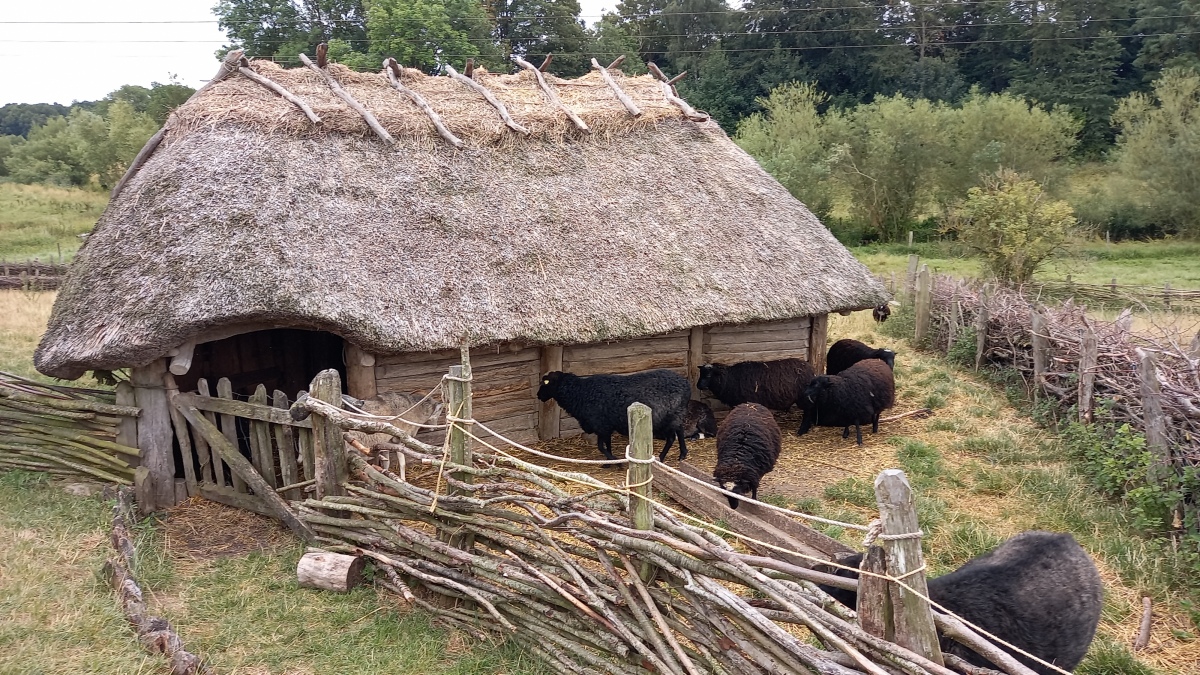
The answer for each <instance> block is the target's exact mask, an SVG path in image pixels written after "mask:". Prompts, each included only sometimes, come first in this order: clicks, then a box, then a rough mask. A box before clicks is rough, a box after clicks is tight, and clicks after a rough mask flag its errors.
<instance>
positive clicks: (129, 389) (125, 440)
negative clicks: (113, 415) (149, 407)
mask: <svg viewBox="0 0 1200 675" xmlns="http://www.w3.org/2000/svg"><path fill="white" fill-rule="evenodd" d="M116 393H117V401H116V403H117V405H123V406H128V407H130V408H136V407H137V399H136V398H135V397H134V394H133V385H131V384H129V383H128V382H118V383H117V392H116ZM116 441H117V442H118V443H120V444H121V445H124V446H126V447H130V448H136V447H137V446H138V438H137V418H136V417H122V418H121V422H120V426H118V427H117V438H116ZM141 459H142V458H141V457H140V456H139V457H137V458H136V459H135V458H133V457H130V458H129V459H128V460H127V461H128V462H129V465H130V466H132V467H133V468H135V469H136V468H137V467H139V466H141Z"/></svg>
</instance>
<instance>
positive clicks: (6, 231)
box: [0, 183, 108, 262]
mask: <svg viewBox="0 0 1200 675" xmlns="http://www.w3.org/2000/svg"><path fill="white" fill-rule="evenodd" d="M106 204H108V195H107V194H104V193H100V192H92V191H89V190H81V189H78V188H59V187H50V186H46V185H18V184H16V183H0V258H4V259H7V260H10V261H11V260H22V261H23V260H25V259H27V258H38V259H40V260H42V261H43V262H51V261H57V260H58V256H59V254H60V252H61V255H62V258H63V260H64V261H70V260H71V259H72V258H74V257H75V251H76V250H77V249H78V248H79V245H80V243H81V241H80V239H79V235H80V234H82V233H85V232H90V231H91V229H92V226H93V225H95V224H96V219H97V218H99V217H100V213H101V212H103V211H104V207H105V205H106Z"/></svg>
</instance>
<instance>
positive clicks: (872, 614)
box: [856, 546, 896, 641]
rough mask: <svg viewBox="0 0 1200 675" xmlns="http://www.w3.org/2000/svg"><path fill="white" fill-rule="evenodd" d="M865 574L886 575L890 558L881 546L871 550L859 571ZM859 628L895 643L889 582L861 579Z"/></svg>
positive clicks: (868, 578)
mask: <svg viewBox="0 0 1200 675" xmlns="http://www.w3.org/2000/svg"><path fill="white" fill-rule="evenodd" d="M859 569H862V570H864V571H866V572H874V573H875V574H887V555H886V554H885V553H884V551H883V549H882V548H880V547H879V546H868V547H867V554H866V555H864V556H863V561H862V565H861V566H860V567H859ZM857 605H858V606H857V607H856V610H857V612H858V625H859V626H861V627H862V629H863V630H865V631H866V632H868V633H870V634H871V635H874V636H875V637H881V638H883V639H885V640H888V641H892V640H894V639H895V637H896V624H895V622H893V621H892V614H893V610H892V598H891V595H889V594H888V582H887V580H885V579H881V578H879V577H872V576H861V577H859V579H858V600H857Z"/></svg>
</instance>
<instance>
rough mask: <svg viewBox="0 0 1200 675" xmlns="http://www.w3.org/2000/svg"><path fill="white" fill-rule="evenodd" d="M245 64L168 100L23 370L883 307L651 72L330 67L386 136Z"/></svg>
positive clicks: (817, 229) (552, 336)
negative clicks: (261, 337)
mask: <svg viewBox="0 0 1200 675" xmlns="http://www.w3.org/2000/svg"><path fill="white" fill-rule="evenodd" d="M253 67H254V69H255V70H256V71H258V72H259V73H260V74H263V75H265V76H267V77H269V78H270V79H271V80H273V81H274V82H276V83H278V84H280V85H282V86H283V87H285V88H286V89H287V90H289V91H290V92H292V93H293V94H295V95H296V96H298V97H300V98H301V99H303V100H304V101H306V102H307V103H308V104H309V105H310V106H311V108H312V110H313V111H314V112H315V113H316V114H317V115H319V116H320V117H321V119H322V122H321V124H320V125H313V124H312V123H311V122H309V120H308V119H306V117H305V116H304V115H303V114H302V113H301V112H300V110H299V109H298V108H296V107H295V106H293V105H292V104H291V103H288V102H286V101H284V100H283V99H282V98H280V97H279V96H277V95H276V94H274V93H272V92H270V91H268V90H267V89H265V88H264V87H262V86H260V85H259V84H256V83H254V82H252V81H251V80H249V79H247V78H246V77H245V76H243V75H236V74H235V75H233V76H232V77H230V78H228V79H225V80H223V81H221V82H220V83H219V84H215V85H214V86H211V87H209V88H207V89H205V90H204V91H202V92H201V93H200V94H199V95H197V96H195V97H193V99H192V100H191V101H189V102H188V103H187V104H185V105H183V106H182V107H180V108H179V109H178V110H176V111H175V113H174V114H173V115H172V116H171V118H170V120H168V122H167V133H166V135H165V136H164V140H163V142H162V144H161V145H159V146H158V147H157V149H156V150H154V152H153V154H152V155H150V157H149V159H148V160H147V161H146V163H145V164H144V166H142V168H141V169H140V170H139V171H138V172H137V173H136V174H135V175H134V176H133V177H132V179H131V180H130V181H129V182H128V183H127V184H126V185H125V186H124V188H123V189H122V190H121V192H120V193H119V195H117V196H116V197H115V198H114V200H113V201H112V202H111V203H110V204H109V206H108V209H107V210H106V211H105V212H104V215H103V216H102V217H101V218H100V221H99V223H97V225H96V228H95V231H94V232H93V233H92V235H91V236H90V237H89V238H88V241H87V243H86V244H85V246H84V247H83V248H82V250H81V251H80V252H79V254H78V257H77V258H76V261H75V263H74V264H73V265H72V267H71V271H70V273H69V275H68V278H67V280H66V282H65V284H64V286H63V288H62V290H61V292H60V294H59V297H58V301H57V302H56V303H55V306H54V312H53V315H52V317H51V319H50V326H49V329H48V330H47V332H46V334H45V336H44V337H43V338H42V342H41V344H40V345H39V346H38V350H37V354H36V357H35V363H36V365H37V368H38V370H40V371H41V372H43V373H46V374H48V375H54V376H58V377H66V378H74V377H78V376H79V375H81V374H82V373H83V372H84V371H85V370H87V369H96V368H99V369H113V368H119V367H127V366H131V365H142V364H145V363H148V362H150V361H152V360H154V359H156V358H159V357H161V356H163V355H165V354H166V353H167V352H168V351H169V350H171V349H173V348H175V347H177V346H178V345H180V344H182V343H184V342H186V341H188V340H190V339H192V338H194V337H196V336H197V335H200V334H203V333H205V332H211V331H215V330H219V329H220V328H222V327H225V326H234V325H249V324H253V325H263V326H268V325H269V326H293V327H307V328H313V329H320V330H327V331H331V332H334V333H337V334H339V335H341V336H343V337H345V338H346V339H348V340H350V341H352V342H354V343H356V344H358V345H360V346H361V347H363V348H364V349H366V350H368V351H371V352H375V353H381V354H386V353H397V352H405V351H419V350H433V349H443V348H447V347H453V346H457V345H458V344H460V343H461V341H463V340H464V339H465V340H467V341H469V342H471V343H472V344H475V345H479V344H490V343H496V342H502V341H519V342H526V343H551V344H578V343H589V342H597V341H605V340H617V339H624V338H632V337H639V336H646V335H652V334H657V333H663V332H669V331H673V330H679V329H683V328H687V327H692V326H699V325H708V324H716V323H740V322H750V321H764V320H774V319H786V318H792V317H797V316H805V315H810V314H820V313H825V312H829V311H836V310H845V309H863V308H867V307H871V306H874V305H877V304H879V303H881V302H883V301H884V300H886V294H885V292H884V290H883V289H882V288H881V287H880V285H879V284H878V283H876V281H875V280H874V279H873V278H872V277H871V275H870V274H869V273H868V272H867V270H866V268H865V267H863V266H862V265H861V264H860V263H859V262H857V261H856V260H855V259H854V258H853V257H852V256H851V255H850V253H849V252H848V251H847V250H846V249H845V248H843V247H842V246H841V245H840V244H839V243H838V242H837V241H836V240H835V239H834V238H833V236H832V235H831V234H830V233H829V231H828V230H826V229H825V228H824V227H823V226H822V225H821V224H820V223H819V222H818V221H817V219H816V218H815V217H814V216H813V215H812V214H811V213H810V212H809V211H808V209H806V208H805V207H804V205H803V204H801V203H800V202H798V201H797V200H796V199H794V198H793V197H792V196H791V195H790V194H788V192H787V190H785V189H784V188H783V187H782V186H781V185H779V183H777V182H776V181H775V180H774V179H773V178H771V177H770V176H769V175H767V174H766V173H765V172H764V171H763V170H762V169H761V168H759V166H758V164H757V163H755V161H754V160H753V159H752V158H751V157H750V156H749V155H747V154H746V153H745V152H743V151H742V150H741V149H739V148H738V147H737V146H736V145H735V144H734V143H733V142H731V141H730V140H729V138H728V137H726V135H725V134H724V133H723V132H722V131H721V129H720V128H719V127H718V126H717V125H716V124H715V123H713V122H711V121H709V122H694V121H689V120H688V119H685V118H684V117H683V115H682V114H681V113H680V109H679V108H678V107H676V106H675V105H673V104H671V103H669V102H668V101H667V100H666V99H665V98H664V95H663V89H662V87H661V84H660V83H659V82H658V81H656V80H655V79H653V78H652V77H650V76H641V77H621V76H620V74H619V73H615V72H614V77H616V79H617V81H618V82H619V83H620V86H621V87H622V88H623V90H624V91H625V92H626V93H627V94H628V95H629V97H630V98H631V99H633V101H634V102H635V103H636V104H637V105H638V106H639V107H640V108H641V110H642V115H641V116H640V117H638V118H634V117H633V116H631V115H630V113H629V112H627V111H626V109H625V108H624V107H623V106H622V105H621V104H620V103H619V102H618V101H617V99H616V96H615V95H614V92H613V91H612V90H611V89H609V88H608V86H607V85H606V84H605V83H604V81H603V80H602V79H601V77H600V75H599V74H598V73H595V72H593V73H591V74H589V75H587V76H584V77H581V78H579V79H576V80H570V81H568V80H559V79H557V78H555V77H553V76H551V75H546V79H547V80H548V81H549V82H550V85H551V86H552V87H553V88H554V89H555V90H556V91H557V92H558V95H559V97H560V98H561V100H562V102H563V104H564V105H566V106H567V107H569V108H570V109H572V110H573V111H575V112H576V113H578V115H579V117H581V118H582V120H583V121H584V122H585V123H586V124H587V125H588V126H589V127H590V133H584V132H582V131H580V130H578V129H576V128H574V126H573V125H572V123H571V122H570V121H568V120H567V118H566V117H565V115H564V114H563V113H562V111H561V110H558V109H555V108H552V107H551V106H550V105H548V103H547V99H546V97H545V95H544V94H543V93H542V92H541V91H540V90H539V89H538V88H537V83H536V80H535V78H534V76H533V74H532V73H531V72H529V71H522V72H520V73H518V74H516V75H496V74H489V73H485V72H480V71H477V72H476V73H475V75H474V78H475V80H476V81H478V82H479V83H481V84H483V85H485V86H486V87H487V88H488V89H489V90H491V91H492V92H493V93H494V94H495V95H496V97H497V98H498V99H500V100H501V101H502V102H503V103H504V104H505V105H506V106H507V108H508V111H509V112H510V113H511V114H512V117H513V118H514V119H515V120H516V122H518V123H519V124H521V125H523V126H524V127H525V128H527V129H528V130H529V132H530V133H529V135H528V136H525V135H521V134H519V133H517V132H514V131H512V130H511V129H509V128H506V127H505V126H504V124H503V123H502V122H501V120H500V117H499V114H498V113H497V111H496V109H495V108H493V107H492V106H491V105H489V104H488V103H487V102H486V101H484V99H483V98H482V96H481V95H480V94H478V93H476V92H474V91H472V90H471V89H469V88H468V87H467V86H465V85H464V84H463V83H461V82H458V81H455V80H452V79H450V78H448V77H429V76H425V75H421V74H419V73H415V72H414V71H405V72H404V74H403V75H404V76H403V80H402V81H403V83H404V84H405V85H406V86H408V87H409V88H411V89H412V90H415V91H417V92H418V93H419V94H421V95H422V96H423V97H424V98H425V99H426V100H427V101H428V102H429V104H430V105H431V106H432V108H433V109H434V110H435V111H437V112H438V113H440V115H441V116H442V117H443V119H444V121H445V124H446V126H447V127H448V128H449V129H450V130H451V131H452V132H453V133H454V134H455V135H456V136H458V137H459V138H461V139H462V140H463V141H464V147H463V149H461V150H456V149H454V148H452V147H451V146H450V145H449V144H448V143H447V142H446V141H444V140H443V139H442V138H441V137H440V136H439V135H438V134H437V133H435V132H434V129H433V126H432V124H431V122H430V119H429V117H427V116H426V115H425V113H423V112H421V111H420V110H419V109H418V108H417V107H416V106H415V105H414V104H413V103H412V102H411V101H410V100H409V99H408V98H406V97H404V96H402V95H401V94H400V93H399V92H398V91H397V90H395V89H393V88H392V87H391V86H390V85H389V83H388V79H387V78H386V77H385V76H384V75H383V74H364V73H354V72H351V71H349V70H347V69H345V68H342V67H340V66H337V65H330V66H329V67H328V72H329V73H330V74H332V75H333V76H334V77H335V78H336V79H337V80H338V81H340V82H341V83H342V85H343V87H344V88H345V89H346V90H347V91H348V92H350V94H351V95H352V96H353V97H354V98H355V99H357V100H358V101H359V102H361V103H362V104H363V105H364V106H365V107H366V108H367V109H369V110H370V111H372V112H373V113H374V115H375V116H376V117H377V118H378V120H379V122H380V123H381V124H382V126H383V127H384V128H386V130H387V131H388V132H389V133H390V134H391V135H392V136H393V137H394V139H395V143H394V144H393V145H389V144H387V143H385V142H383V141H382V140H380V138H378V137H376V136H375V135H374V134H372V133H371V131H370V130H369V129H368V127H367V125H366V123H365V122H364V121H363V119H362V117H361V116H360V115H358V114H357V113H355V112H353V111H352V110H351V109H350V108H349V107H347V104H345V103H344V102H343V101H342V100H341V99H339V98H337V97H336V96H334V95H333V93H332V92H331V90H330V88H329V86H328V85H327V84H326V83H325V81H324V80H323V79H322V77H321V76H319V75H318V74H317V73H316V72H314V71H312V70H308V69H304V68H300V69H295V70H283V69H280V68H278V67H277V66H274V65H273V64H270V63H264V62H255V63H254V64H253Z"/></svg>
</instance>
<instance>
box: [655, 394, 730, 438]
mask: <svg viewBox="0 0 1200 675" xmlns="http://www.w3.org/2000/svg"><path fill="white" fill-rule="evenodd" d="M716 435H717V416H716V415H714V414H713V409H712V408H710V407H708V404H707V403H704V402H703V401H688V408H687V416H686V417H684V418H683V437H684V438H686V439H688V440H689V441H693V440H696V439H704V438H706V437H712V436H716ZM661 440H666V439H661Z"/></svg>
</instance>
